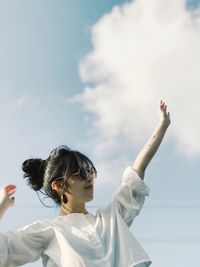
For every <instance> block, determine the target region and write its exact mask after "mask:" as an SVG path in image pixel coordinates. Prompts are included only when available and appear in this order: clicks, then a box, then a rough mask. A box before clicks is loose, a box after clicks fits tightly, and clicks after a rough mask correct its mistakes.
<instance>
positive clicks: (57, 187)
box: [51, 181, 63, 193]
mask: <svg viewBox="0 0 200 267" xmlns="http://www.w3.org/2000/svg"><path fill="white" fill-rule="evenodd" d="M51 188H52V189H53V190H55V191H56V192H58V193H59V192H61V191H62V189H63V181H62V182H58V181H53V182H52V183H51Z"/></svg>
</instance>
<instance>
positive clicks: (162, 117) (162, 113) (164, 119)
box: [159, 100, 171, 127]
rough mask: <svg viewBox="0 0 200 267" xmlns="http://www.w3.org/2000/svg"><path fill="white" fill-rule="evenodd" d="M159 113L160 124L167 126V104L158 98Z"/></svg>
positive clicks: (168, 121)
mask: <svg viewBox="0 0 200 267" xmlns="http://www.w3.org/2000/svg"><path fill="white" fill-rule="evenodd" d="M159 115H160V122H161V123H162V125H164V126H166V127H168V126H169V125H170V123H171V120H170V113H169V111H167V105H166V103H165V102H163V101H162V100H160V109H159Z"/></svg>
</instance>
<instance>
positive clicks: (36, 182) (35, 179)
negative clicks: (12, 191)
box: [22, 159, 46, 191]
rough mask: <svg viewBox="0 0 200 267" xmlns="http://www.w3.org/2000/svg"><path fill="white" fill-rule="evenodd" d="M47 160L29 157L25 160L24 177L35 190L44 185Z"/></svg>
mask: <svg viewBox="0 0 200 267" xmlns="http://www.w3.org/2000/svg"><path fill="white" fill-rule="evenodd" d="M45 163H46V161H45V160H42V159H28V160H26V161H24V162H23V164H22V170H23V171H24V175H23V177H24V178H25V179H26V180H27V184H28V185H29V186H30V187H31V188H32V189H33V190H35V191H38V190H40V189H41V188H42V187H43V176H44V171H45Z"/></svg>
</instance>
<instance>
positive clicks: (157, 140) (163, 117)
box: [133, 100, 171, 179]
mask: <svg viewBox="0 0 200 267" xmlns="http://www.w3.org/2000/svg"><path fill="white" fill-rule="evenodd" d="M159 115H160V121H159V123H158V125H157V127H156V129H155V130H154V132H153V134H152V135H151V137H150V138H149V139H148V141H147V143H146V144H145V145H144V147H143V148H142V150H141V151H140V152H139V154H138V156H137V157H136V160H135V162H134V164H133V168H134V169H135V170H136V172H137V173H138V175H139V176H140V178H142V179H143V178H144V174H145V169H146V167H147V166H148V164H149V162H150V161H151V159H152V158H153V156H154V154H155V153H156V151H157V150H158V147H159V146H160V144H161V142H162V140H163V137H164V135H165V132H166V130H167V128H168V126H169V125H170V122H171V121H170V113H169V112H167V105H166V104H165V102H163V101H162V100H161V101H160V108H159Z"/></svg>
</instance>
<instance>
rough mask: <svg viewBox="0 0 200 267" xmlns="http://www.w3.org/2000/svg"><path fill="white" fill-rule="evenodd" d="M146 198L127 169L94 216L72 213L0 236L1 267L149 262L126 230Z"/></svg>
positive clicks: (142, 266) (140, 265)
mask: <svg viewBox="0 0 200 267" xmlns="http://www.w3.org/2000/svg"><path fill="white" fill-rule="evenodd" d="M147 195H149V188H148V186H147V185H146V184H145V183H144V181H143V180H142V179H141V178H140V177H139V176H138V174H137V173H136V171H135V170H134V169H133V168H132V167H127V168H126V169H125V171H124V173H123V181H122V184H121V186H120V188H119V190H118V191H117V192H116V193H115V194H113V198H112V201H111V203H110V204H109V205H108V206H106V207H105V208H102V209H98V210H97V211H96V213H95V215H92V214H83V213H71V214H68V215H65V216H58V217H57V218H56V219H55V220H54V221H50V220H41V221H36V222H35V223H33V224H31V225H27V226H25V227H24V228H22V229H19V230H18V231H16V232H13V231H12V232H7V233H5V234H0V266H1V267H13V266H20V265H23V264H26V263H28V262H34V261H36V260H38V259H39V258H40V257H41V258H42V262H43V266H44V267H102V266H103V267H133V266H135V267H136V266H137V267H147V266H149V265H150V264H151V260H150V259H149V256H148V255H147V253H146V252H145V251H144V249H143V248H142V247H141V245H140V244H139V243H138V241H137V240H136V239H135V237H134V236H133V234H132V233H131V231H130V229H129V226H130V225H131V224H132V221H133V219H134V218H135V217H136V216H137V215H138V214H139V212H140V210H141V208H142V206H143V204H144V200H145V196H147Z"/></svg>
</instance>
